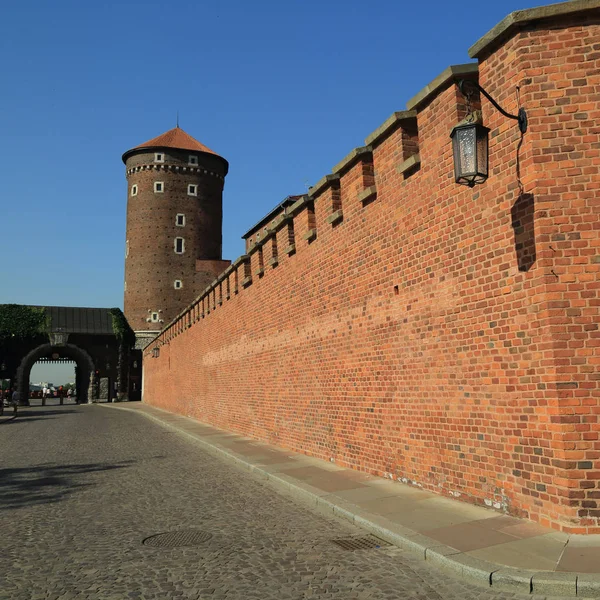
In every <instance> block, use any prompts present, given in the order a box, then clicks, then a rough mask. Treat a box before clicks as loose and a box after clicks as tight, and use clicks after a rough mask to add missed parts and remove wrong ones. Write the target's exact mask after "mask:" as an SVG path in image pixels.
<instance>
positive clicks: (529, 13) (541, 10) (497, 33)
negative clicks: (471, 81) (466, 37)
mask: <svg viewBox="0 0 600 600" xmlns="http://www.w3.org/2000/svg"><path fill="white" fill-rule="evenodd" d="M598 9H600V0H571V1H570V2H561V3H560V4H550V5H549V6H540V7H538V8H530V9H527V10H517V11H515V12H512V13H510V14H509V15H508V16H507V17H505V18H504V19H502V21H500V23H498V24H497V25H496V26H495V27H494V28H493V29H490V31H488V32H487V33H486V34H485V35H484V36H483V37H481V38H480V39H479V40H477V41H476V42H475V43H474V44H473V45H472V46H471V47H470V48H469V56H470V57H471V58H482V57H483V56H485V55H487V54H489V53H490V52H492V51H493V50H494V49H495V48H496V46H498V45H500V44H501V43H502V42H504V41H505V40H506V38H508V37H509V36H510V35H511V34H512V33H513V31H515V30H517V29H518V28H521V27H523V26H524V25H527V24H528V23H531V22H533V21H542V20H544V19H552V18H556V17H566V16H571V15H575V14H577V13H584V12H589V11H596V10H598Z"/></svg>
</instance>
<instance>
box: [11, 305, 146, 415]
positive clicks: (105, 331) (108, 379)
mask: <svg viewBox="0 0 600 600" xmlns="http://www.w3.org/2000/svg"><path fill="white" fill-rule="evenodd" d="M134 344H135V337H134V334H133V331H132V330H131V328H130V327H129V325H128V324H127V321H126V320H125V317H124V316H123V313H122V312H121V311H120V310H119V309H116V308H71V307H65V306H24V305H17V304H3V305H0V378H2V379H9V380H10V381H11V386H12V387H13V388H15V389H17V391H18V392H19V398H20V403H21V404H27V403H28V398H29V378H30V373H31V369H32V367H33V365H34V364H35V363H36V362H38V361H44V362H65V361H69V362H75V364H76V369H75V374H76V382H75V385H76V392H77V394H76V395H77V398H78V399H79V401H80V402H92V401H94V400H98V399H99V398H100V397H101V395H103V396H104V397H106V398H107V399H108V400H110V399H113V398H117V399H120V400H125V399H129V400H139V398H140V389H141V386H140V379H141V356H140V355H139V354H140V353H139V351H137V350H135V349H134ZM101 389H102V392H101Z"/></svg>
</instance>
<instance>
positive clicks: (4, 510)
mask: <svg viewBox="0 0 600 600" xmlns="http://www.w3.org/2000/svg"><path fill="white" fill-rule="evenodd" d="M24 413H27V414H26V415H24V416H22V417H19V418H18V419H16V420H14V421H9V422H5V423H2V424H0V527H1V530H0V531H1V533H0V598H1V599H2V600H8V599H10V600H37V599H42V598H43V599H59V598H60V599H63V598H64V599H67V598H69V599H71V598H73V599H74V598H77V599H83V598H87V599H101V600H113V599H114V600H122V599H125V598H135V599H146V598H147V599H150V598H161V599H163V598H181V599H191V598H193V599H200V598H211V599H233V598H235V599H240V600H242V599H243V600H247V599H253V598H256V599H261V600H266V599H271V598H272V599H277V600H280V599H286V598H293V599H300V598H302V599H304V598H306V599H309V598H332V599H340V600H341V599H344V600H351V599H392V598H394V599H396V598H403V599H404V598H406V599H417V598H422V599H432V600H438V599H461V600H469V599H471V598H472V599H475V598H477V599H483V600H487V599H491V598H495V599H504V598H525V597H524V596H521V595H511V594H503V593H498V592H492V591H491V590H490V591H488V590H485V589H482V588H479V587H476V586H474V585H470V584H466V583H463V582H459V581H457V580H454V579H452V578H450V577H449V576H448V575H447V574H445V573H443V572H441V571H437V570H436V569H433V568H431V567H429V565H427V564H426V563H424V562H422V561H420V560H417V559H416V558H414V557H413V556H412V555H411V554H409V553H406V552H403V551H401V550H399V549H397V548H394V547H390V548H380V549H375V550H360V551H355V552H349V551H345V550H342V549H340V548H338V547H337V546H336V545H335V544H333V543H332V542H331V540H332V539H335V538H339V537H346V536H352V535H361V534H363V535H364V533H365V532H364V531H362V530H360V529H358V528H356V527H354V526H353V525H351V524H349V523H346V522H345V521H341V520H337V519H336V518H334V517H325V516H322V515H320V514H317V513H314V512H312V511H311V510H310V509H309V508H307V507H305V506H303V505H302V504H297V503H295V502H294V501H293V500H292V499H290V498H287V497H284V496H281V495H278V494H277V493H275V492H274V491H273V490H272V489H271V488H270V487H269V486H268V485H267V484H264V483H262V482H260V481H257V480H255V479H254V478H253V477H252V475H250V474H247V473H245V472H243V471H240V470H238V469H236V468H235V467H233V466H232V465H230V464H229V463H227V462H223V461H221V460H219V459H217V458H215V457H213V456H211V455H210V454H207V453H205V452H204V451H203V450H202V449H200V448H199V447H197V446H196V445H194V444H193V443H191V442H189V441H187V440H186V439H184V438H182V437H180V436H179V435H178V434H177V433H173V432H171V431H169V430H166V429H164V428H162V427H161V426H160V425H157V424H155V423H153V422H152V421H150V420H148V419H146V418H144V417H143V416H141V415H136V414H133V413H129V412H125V411H119V410H111V409H107V408H103V407H100V406H74V405H71V406H63V407H54V406H53V407H45V408H41V407H39V408H30V409H26V410H24ZM192 528H193V529H198V530H202V531H206V532H209V533H211V534H212V538H211V539H210V540H208V541H207V542H205V543H204V544H202V545H201V546H196V547H185V548H156V547H151V546H147V545H143V544H142V541H143V540H144V539H145V538H147V537H148V536H151V535H154V534H157V533H161V532H168V531H172V530H184V529H192ZM527 598H530V599H531V598H535V597H532V596H527ZM538 598H539V597H538Z"/></svg>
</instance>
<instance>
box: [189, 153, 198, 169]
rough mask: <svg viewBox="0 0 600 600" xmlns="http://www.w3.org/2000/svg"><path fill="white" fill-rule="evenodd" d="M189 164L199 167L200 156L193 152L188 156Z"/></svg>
mask: <svg viewBox="0 0 600 600" xmlns="http://www.w3.org/2000/svg"><path fill="white" fill-rule="evenodd" d="M188 165H191V166H192V167H197V166H198V157H197V156H194V155H193V154H190V155H189V156H188Z"/></svg>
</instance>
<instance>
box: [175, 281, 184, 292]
mask: <svg viewBox="0 0 600 600" xmlns="http://www.w3.org/2000/svg"><path fill="white" fill-rule="evenodd" d="M177 284H179V285H177ZM173 287H174V288H175V289H176V290H180V289H181V288H182V287H183V281H181V279H176V280H175V281H174V282H173Z"/></svg>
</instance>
